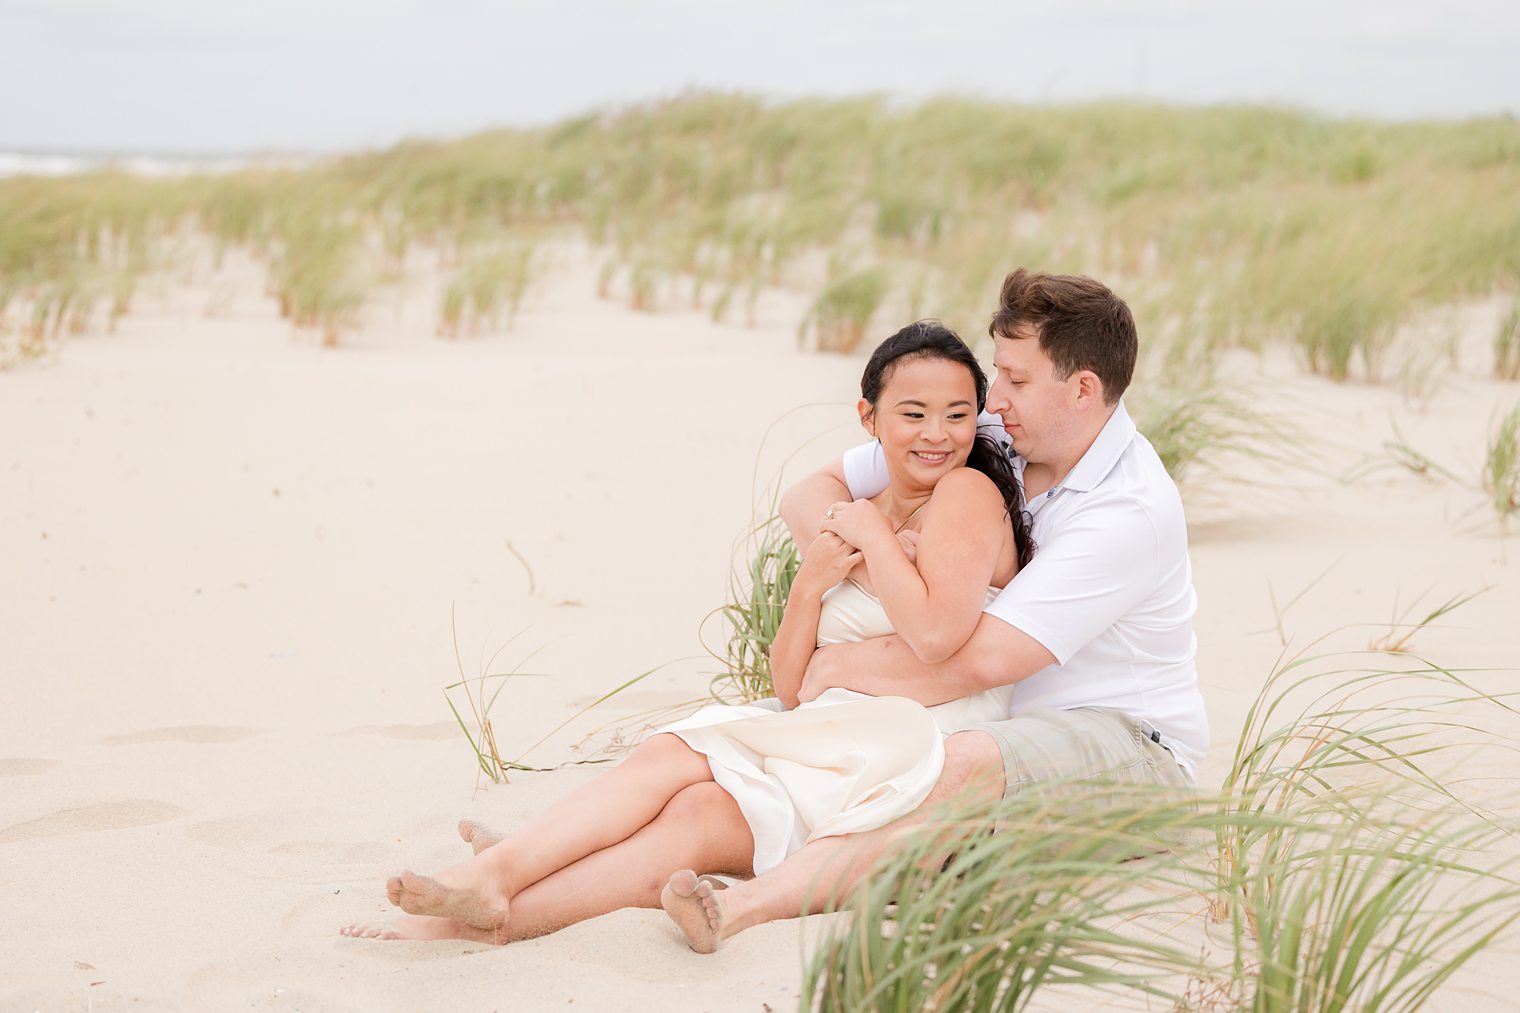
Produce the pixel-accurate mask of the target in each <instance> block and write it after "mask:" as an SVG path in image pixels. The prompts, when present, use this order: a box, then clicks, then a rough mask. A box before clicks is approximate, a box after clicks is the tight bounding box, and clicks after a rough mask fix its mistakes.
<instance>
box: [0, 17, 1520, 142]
mask: <svg viewBox="0 0 1520 1013" xmlns="http://www.w3.org/2000/svg"><path fill="white" fill-rule="evenodd" d="M689 87H705V88H719V89H725V90H743V91H750V92H757V93H760V94H764V95H770V96H777V97H785V96H792V95H802V94H823V95H838V94H858V93H862V92H885V93H889V94H893V95H899V96H902V97H904V98H908V99H912V98H918V97H922V96H925V95H929V94H934V93H940V92H959V93H967V94H975V95H981V96H986V97H991V98H1000V99H1011V100H1018V101H1029V102H1062V101H1076V100H1084V99H1091V98H1103V97H1123V98H1140V99H1150V100H1163V101H1175V102H1184V103H1213V102H1222V101H1251V102H1274V103H1281V104H1288V105H1295V106H1302V107H1307V108H1312V109H1317V110H1321V111H1324V112H1327V113H1331V114H1336V115H1344V114H1351V115H1370V116H1377V117H1381V118H1390V119H1413V118H1426V117H1442V118H1446V117H1463V116H1474V115H1491V114H1496V113H1503V112H1506V111H1513V112H1516V113H1520V0H1443V2H1441V3H1435V2H1425V3H1421V2H1416V0H1384V2H1381V3H1377V2H1363V0H1277V2H1273V3H1262V2H1257V0H1251V2H1239V3H1231V2H1228V0H1215V2H1207V0H1134V2H1124V0H1044V2H1042V3H1038V4H1033V3H1028V2H1020V0H1001V2H1000V0H935V2H931V3H909V2H899V0H874V2H867V0H837V2H830V0H760V2H751V3H744V4H739V3H725V2H723V0H642V2H625V0H496V2H488V0H432V2H426V3H425V2H422V0H304V2H303V0H241V2H239V3H230V2H227V0H115V2H113V0H0V149H9V150H22V151H35V152H43V151H47V152H152V153H214V152H242V151H250V150H267V149H282V150H296V151H330V150H338V149H352V148H357V147H372V146H380V145H386V144H390V143H392V142H394V141H396V140H398V139H400V138H402V137H407V136H418V135H428V136H439V135H455V134H462V133H468V132H472V131H475V130H480V129H483V128H486V127H490V126H499V125H513V124H531V123H542V122H546V121H550V120H554V119H557V118H560V117H562V116H566V115H570V114H573V113H577V112H583V111H586V110H588V109H593V108H600V107H605V106H608V105H616V104H621V103H626V102H630V101H636V100H639V99H646V98H651V97H660V96H668V95H671V94H674V93H677V92H679V91H681V90H682V89H685V88H689Z"/></svg>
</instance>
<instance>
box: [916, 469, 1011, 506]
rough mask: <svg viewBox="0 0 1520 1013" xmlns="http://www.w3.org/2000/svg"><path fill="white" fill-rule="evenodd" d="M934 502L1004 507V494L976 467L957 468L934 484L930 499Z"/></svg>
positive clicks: (938, 503) (940, 504) (939, 503)
mask: <svg viewBox="0 0 1520 1013" xmlns="http://www.w3.org/2000/svg"><path fill="white" fill-rule="evenodd" d="M930 502H931V503H932V504H935V505H937V506H945V505H948V504H958V505H966V506H971V507H977V506H982V505H985V506H987V507H989V508H994V507H995V508H996V509H998V510H1002V509H1003V494H1002V493H1001V492H999V491H998V487H997V486H996V485H995V484H994V483H993V481H992V479H990V478H988V477H987V476H986V475H984V474H982V473H981V472H980V471H977V470H976V469H975V468H956V469H955V470H954V471H952V472H950V474H948V475H946V476H945V477H944V478H942V479H940V480H939V482H938V484H936V485H935V486H934V496H933V497H932V498H931V499H930Z"/></svg>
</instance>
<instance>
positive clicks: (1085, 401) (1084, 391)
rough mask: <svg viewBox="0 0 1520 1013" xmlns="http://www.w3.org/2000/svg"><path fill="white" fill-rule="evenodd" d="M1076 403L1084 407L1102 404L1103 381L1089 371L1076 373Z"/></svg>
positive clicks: (1084, 370)
mask: <svg viewBox="0 0 1520 1013" xmlns="http://www.w3.org/2000/svg"><path fill="white" fill-rule="evenodd" d="M1077 403H1078V404H1081V405H1084V406H1086V405H1101V404H1102V403H1103V381H1102V380H1100V379H1098V374H1097V373H1094V372H1093V371H1092V370H1090V369H1083V370H1078V371H1077Z"/></svg>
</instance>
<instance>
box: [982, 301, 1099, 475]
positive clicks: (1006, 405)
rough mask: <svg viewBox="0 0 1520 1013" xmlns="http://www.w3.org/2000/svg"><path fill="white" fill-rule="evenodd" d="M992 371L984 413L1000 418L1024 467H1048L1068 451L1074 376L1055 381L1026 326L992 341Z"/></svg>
mask: <svg viewBox="0 0 1520 1013" xmlns="http://www.w3.org/2000/svg"><path fill="white" fill-rule="evenodd" d="M993 346H994V351H993V355H992V364H993V366H995V367H996V369H997V375H996V376H995V377H994V378H993V381H992V387H991V389H990V390H988V392H987V410H988V411H989V412H993V413H995V414H997V415H1001V416H1002V417H1003V428H1004V429H1005V430H1007V431H1008V436H1009V438H1010V439H1011V440H1013V449H1014V450H1015V451H1017V452H1018V454H1019V456H1021V457H1023V458H1024V460H1026V461H1028V462H1029V463H1030V464H1043V463H1054V462H1056V461H1059V460H1060V459H1061V457H1062V456H1063V455H1064V454H1065V452H1066V450H1067V449H1068V444H1069V443H1070V442H1071V436H1072V432H1073V430H1074V429H1075V428H1076V423H1077V421H1078V420H1077V418H1076V400H1077V374H1073V375H1072V376H1070V377H1068V378H1067V379H1065V380H1058V379H1056V377H1055V370H1054V367H1053V365H1052V363H1051V361H1050V358H1049V357H1048V356H1047V355H1046V354H1045V352H1044V350H1042V349H1041V348H1040V340H1039V338H1038V336H1037V335H1036V333H1035V330H1034V329H1033V328H1032V327H1028V326H1021V327H1019V328H1017V329H1015V331H1014V335H1013V337H1003V336H1001V335H999V336H997V337H996V338H994V339H993Z"/></svg>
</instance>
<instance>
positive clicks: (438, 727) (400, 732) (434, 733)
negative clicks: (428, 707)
mask: <svg viewBox="0 0 1520 1013" xmlns="http://www.w3.org/2000/svg"><path fill="white" fill-rule="evenodd" d="M341 734H343V735H383V736H385V737H386V738H388V739H412V740H425V741H437V740H441V739H452V738H453V737H454V736H456V735H458V734H459V725H458V724H456V723H454V722H452V721H438V722H435V723H433V724H430V725H360V726H359V727H358V728H350V729H349V730H348V731H346V732H342V733H341Z"/></svg>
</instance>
